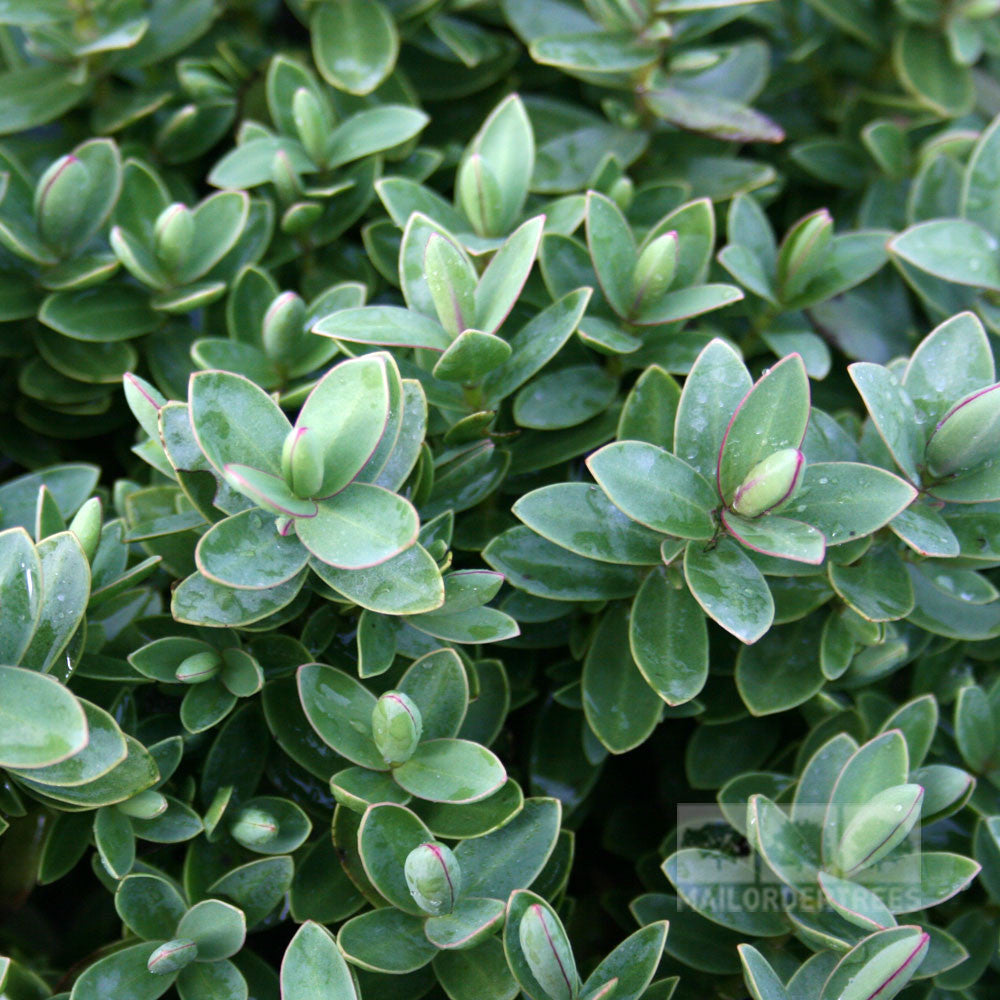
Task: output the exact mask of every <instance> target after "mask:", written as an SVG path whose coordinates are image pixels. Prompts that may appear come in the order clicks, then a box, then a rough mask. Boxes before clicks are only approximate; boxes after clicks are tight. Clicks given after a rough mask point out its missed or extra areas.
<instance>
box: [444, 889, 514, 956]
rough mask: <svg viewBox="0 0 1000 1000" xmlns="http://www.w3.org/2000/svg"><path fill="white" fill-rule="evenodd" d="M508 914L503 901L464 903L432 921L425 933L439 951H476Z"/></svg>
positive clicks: (463, 901) (479, 900)
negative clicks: (440, 949)
mask: <svg viewBox="0 0 1000 1000" xmlns="http://www.w3.org/2000/svg"><path fill="white" fill-rule="evenodd" d="M505 910H506V907H505V906H504V904H503V903H502V902H501V901H500V900H499V899H460V900H459V901H458V902H457V903H456V904H455V908H454V909H453V910H452V912H451V913H448V914H445V915H444V916H440V917H431V918H430V919H429V920H428V921H427V923H425V924H424V933H425V934H426V935H427V940H428V941H430V942H431V944H433V945H435V946H436V947H438V948H461V949H467V948H473V947H475V946H476V945H477V944H479V943H480V942H482V941H483V940H485V939H487V938H488V937H489V936H490V935H491V934H493V933H494V932H495V931H496V930H497V929H498V928H499V927H500V926H501V925H502V924H503V919H504V913H505Z"/></svg>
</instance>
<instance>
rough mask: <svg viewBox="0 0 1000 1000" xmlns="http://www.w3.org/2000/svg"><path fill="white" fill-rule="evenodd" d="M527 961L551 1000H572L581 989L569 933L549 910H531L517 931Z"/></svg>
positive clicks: (538, 908) (536, 907)
mask: <svg viewBox="0 0 1000 1000" xmlns="http://www.w3.org/2000/svg"><path fill="white" fill-rule="evenodd" d="M517 933H518V938H519V939H520V942H521V950H522V951H523V952H524V958H525V961H526V962H527V963H528V968H530V969H531V973H532V975H533V976H534V977H535V979H537V980H538V984H539V986H541V987H542V989H543V990H545V992H546V994H547V995H548V996H549V997H550V998H551V1000H573V998H574V997H575V996H576V993H577V990H578V989H579V982H578V979H577V973H576V962H575V960H574V959H573V950H572V949H571V948H570V944H569V940H568V939H567V937H566V931H564V930H563V927H562V924H560V923H559V921H558V920H557V919H556V916H555V914H553V913H552V912H551V911H550V910H548V909H547V908H546V907H544V906H541V905H540V904H538V903H535V904H533V905H532V906H530V907H528V909H527V910H526V911H525V913H524V916H523V917H521V924H520V926H519V927H518V930H517Z"/></svg>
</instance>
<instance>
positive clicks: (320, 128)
mask: <svg viewBox="0 0 1000 1000" xmlns="http://www.w3.org/2000/svg"><path fill="white" fill-rule="evenodd" d="M292 118H293V119H294V121H295V131H296V132H298V133H299V139H300V140H301V142H302V145H303V146H305V149H306V152H307V153H308V154H309V158H310V159H311V160H312V161H313V162H314V163H315V164H316V165H317V166H322V164H323V161H324V160H325V158H326V140H327V137H328V136H329V135H330V121H329V116H328V115H326V114H324V111H323V105H322V104H320V102H319V98H318V97H317V96H316V95H315V94H314V93H313V92H312V91H311V90H309V88H308V87H299V89H298V90H296V91H295V96H294V97H293V98H292Z"/></svg>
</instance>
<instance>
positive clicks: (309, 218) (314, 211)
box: [281, 201, 323, 236]
mask: <svg viewBox="0 0 1000 1000" xmlns="http://www.w3.org/2000/svg"><path fill="white" fill-rule="evenodd" d="M322 216H323V206H322V205H321V204H320V203H319V202H318V201H294V202H292V204H291V205H289V206H288V208H286V209H285V211H284V212H282V213H281V231H282V232H283V233H287V234H288V235H289V236H298V234H299V233H304V232H305V231H306V230H307V229H312V227H313V226H315V225H316V223H317V222H319V220H320V219H321V218H322Z"/></svg>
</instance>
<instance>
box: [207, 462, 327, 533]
mask: <svg viewBox="0 0 1000 1000" xmlns="http://www.w3.org/2000/svg"><path fill="white" fill-rule="evenodd" d="M222 471H223V476H224V477H225V480H226V482H227V483H228V484H229V485H230V486H231V487H232V488H233V489H234V490H235V491H236V492H237V493H241V494H242V495H243V496H245V497H246V498H247V499H248V500H252V501H253V502H254V503H255V504H256V505H257V506H258V507H263V508H264V510H266V511H268V512H270V513H271V514H276V515H278V516H279V517H294V518H303V519H308V518H311V517H316V515H317V512H318V510H319V506H318V504H317V503H316V501H315V500H302V499H300V498H299V497H297V496H296V495H295V494H294V493H293V492H292V491H291V489H290V488H289V486H288V483H287V482H286V481H285V479H284V478H283V477H282V476H277V475H275V474H274V473H273V472H265V471H264V470H263V469H257V468H255V467H254V466H252V465H238V464H236V463H235V462H233V463H230V464H229V465H227V466H226V467H225V468H224V469H223V470H222Z"/></svg>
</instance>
